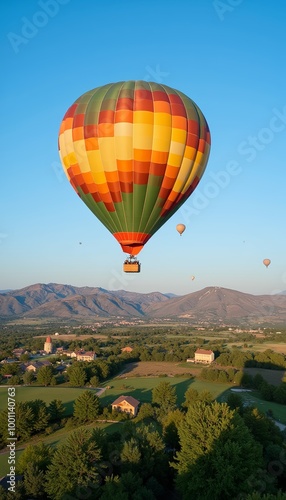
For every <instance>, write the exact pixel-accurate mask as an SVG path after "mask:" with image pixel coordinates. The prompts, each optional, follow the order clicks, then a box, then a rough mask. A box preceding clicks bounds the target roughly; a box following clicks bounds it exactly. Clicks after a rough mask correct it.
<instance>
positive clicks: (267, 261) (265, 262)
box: [263, 259, 271, 267]
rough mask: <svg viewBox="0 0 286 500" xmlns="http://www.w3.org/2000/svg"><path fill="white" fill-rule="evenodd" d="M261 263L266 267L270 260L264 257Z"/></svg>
mask: <svg viewBox="0 0 286 500" xmlns="http://www.w3.org/2000/svg"><path fill="white" fill-rule="evenodd" d="M263 264H264V265H265V266H266V267H268V266H270V264H271V260H270V259H264V260H263Z"/></svg>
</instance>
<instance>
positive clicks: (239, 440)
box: [172, 401, 262, 500]
mask: <svg viewBox="0 0 286 500" xmlns="http://www.w3.org/2000/svg"><path fill="white" fill-rule="evenodd" d="M179 438H180V444H181V450H180V451H178V452H177V454H176V462H175V463H173V464H172V465H173V467H174V468H175V469H177V471H178V477H177V480H176V484H177V487H178V489H179V491H180V492H181V495H182V498H183V499H186V500H187V499H189V498H204V499H205V500H208V499H212V500H220V499H222V498H224V499H228V498H229V499H231V498H235V497H236V495H238V494H239V493H248V492H249V489H248V488H249V486H248V479H249V477H250V476H251V475H252V474H253V473H255V472H256V470H257V467H259V465H262V447H261V446H260V445H259V444H258V443H257V442H256V441H255V440H254V438H253V436H252V434H251V433H250V431H249V430H248V428H247V427H246V425H245V424H244V422H243V420H242V418H241V417H240V416H239V415H238V413H237V412H236V411H234V410H231V409H230V408H229V406H228V405H227V404H226V403H218V402H216V401H215V402H213V403H205V402H198V403H196V404H195V405H193V406H190V407H189V409H188V412H187V414H186V417H185V419H184V420H183V421H182V422H181V424H180V426H179Z"/></svg>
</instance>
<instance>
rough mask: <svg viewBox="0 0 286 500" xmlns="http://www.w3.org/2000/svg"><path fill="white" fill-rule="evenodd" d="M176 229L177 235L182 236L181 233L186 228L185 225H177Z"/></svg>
mask: <svg viewBox="0 0 286 500" xmlns="http://www.w3.org/2000/svg"><path fill="white" fill-rule="evenodd" d="M176 229H177V231H178V233H179V235H180V236H182V234H183V232H184V231H185V229H186V226H185V224H177V225H176Z"/></svg>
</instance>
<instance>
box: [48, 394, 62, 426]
mask: <svg viewBox="0 0 286 500" xmlns="http://www.w3.org/2000/svg"><path fill="white" fill-rule="evenodd" d="M64 412H65V407H64V405H63V403H62V401H61V400H60V399H53V400H52V401H51V402H50V404H49V406H48V413H49V416H50V421H51V422H58V421H59V420H61V419H62V417H63V416H64Z"/></svg>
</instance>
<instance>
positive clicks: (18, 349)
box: [12, 347, 28, 358]
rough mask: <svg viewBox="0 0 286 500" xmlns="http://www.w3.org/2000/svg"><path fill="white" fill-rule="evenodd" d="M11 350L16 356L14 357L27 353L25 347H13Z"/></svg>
mask: <svg viewBox="0 0 286 500" xmlns="http://www.w3.org/2000/svg"><path fill="white" fill-rule="evenodd" d="M12 352H13V354H14V356H16V358H20V356H22V354H28V351H26V350H25V349H22V348H20V347H19V348H17V349H14V350H13V351H12Z"/></svg>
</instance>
